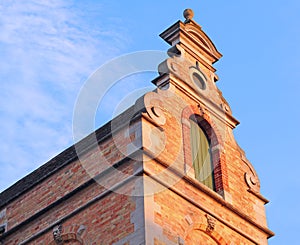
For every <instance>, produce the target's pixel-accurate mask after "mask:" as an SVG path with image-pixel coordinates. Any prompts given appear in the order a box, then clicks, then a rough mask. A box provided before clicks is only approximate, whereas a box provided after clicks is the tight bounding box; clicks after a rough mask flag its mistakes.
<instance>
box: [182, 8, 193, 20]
mask: <svg viewBox="0 0 300 245" xmlns="http://www.w3.org/2000/svg"><path fill="white" fill-rule="evenodd" d="M183 17H184V18H185V23H188V22H190V20H191V19H193V17H194V11H193V10H192V9H185V10H184V11H183Z"/></svg>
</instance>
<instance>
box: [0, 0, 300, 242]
mask: <svg viewBox="0 0 300 245" xmlns="http://www.w3.org/2000/svg"><path fill="white" fill-rule="evenodd" d="M187 7H189V8H192V9H194V12H195V18H194V19H195V20H196V21H197V22H198V23H199V24H200V25H201V26H202V27H203V30H204V31H205V32H206V33H207V34H208V35H209V36H210V38H211V39H212V40H213V42H214V43H215V45H216V46H217V48H218V50H219V51H220V52H221V53H222V54H223V58H222V59H221V60H220V61H219V62H218V63H216V64H215V67H216V68H217V69H218V71H217V73H218V75H219V77H220V80H219V82H218V86H219V88H220V89H221V90H222V91H223V95H224V96H225V98H226V99H227V100H228V102H229V103H230V105H231V107H232V110H233V113H234V115H235V117H236V118H237V119H238V120H239V121H240V122H241V124H240V125H239V126H238V127H237V129H235V136H236V139H237V141H238V143H239V144H240V146H241V147H242V148H243V149H244V150H245V151H246V153H247V157H248V159H249V160H250V161H251V162H252V164H253V165H254V167H255V168H256V170H257V172H258V174H259V177H260V180H261V186H262V187H261V192H262V194H264V195H265V196H266V197H267V198H269V199H270V200H271V203H270V204H268V205H267V206H266V210H267V215H268V223H269V226H270V228H271V229H272V230H273V231H274V232H275V233H276V236H275V237H274V238H272V239H270V241H269V244H273V245H275V244H297V240H296V239H297V236H296V235H295V234H297V232H298V231H299V223H300V222H299V204H300V198H299V195H298V193H297V190H299V189H300V178H299V172H300V164H299V157H298V154H297V152H298V150H299V149H298V139H299V138H300V134H299V130H298V126H299V124H300V113H299V105H300V102H299V90H300V85H299V81H300V61H299V57H300V48H299V44H300V28H299V24H300V23H299V22H300V15H299V13H300V3H299V1H296V0H290V1H289V0H287V1H279V0H274V1H258V0H253V1H226V2H225V1H206V2H204V1H180V2H179V1H178V3H177V2H174V1H170V0H165V1H115V0H110V1H106V0H103V1H92V0H85V1H75V0H74V1H71V0H56V1H55V0H49V1H46V0H44V1H41V0H39V1H37V0H27V1H17V0H15V1H12V0H5V1H4V0H2V1H1V0H0V29H1V32H0V54H1V56H0V121H1V127H0V155H1V158H0V173H1V177H0V191H1V190H4V189H5V188H7V187H8V186H10V185H11V184H13V183H14V182H15V181H17V180H18V179H20V178H21V177H23V176H25V175H26V174H27V173H29V172H31V171H32V170H34V169H35V168H37V167H38V166H40V165H41V164H43V163H45V162H46V161H47V160H49V159H50V158H52V157H53V156H55V155H56V154H58V153H59V152H61V151H62V150H63V149H65V148H67V147H68V146H69V145H71V144H72V143H73V140H72V116H73V109H74V104H75V102H76V98H77V96H78V94H79V91H80V88H81V86H83V84H84V82H85V80H86V79H87V78H88V77H89V76H90V75H91V74H92V73H93V72H94V71H95V70H96V69H97V68H98V67H99V66H101V65H102V64H103V63H105V62H107V61H109V60H111V59H112V58H114V57H117V56H119V55H122V54H125V53H130V52H134V51H140V50H161V51H166V50H167V48H168V47H169V46H168V44H166V43H165V42H164V41H163V40H162V39H160V38H159V36H158V34H160V33H161V32H162V31H163V30H165V29H166V28H167V27H169V26H170V25H171V24H173V23H174V22H176V21H177V20H178V19H181V20H182V19H183V17H182V11H183V10H184V9H185V8H187ZM154 76H155V74H153V73H151V74H147V75H146V76H142V77H140V76H135V77H134V78H132V79H131V80H130V79H129V81H131V82H132V85H131V86H122V84H121V85H120V86H119V87H118V88H117V89H115V92H114V91H112V96H111V97H108V99H107V100H106V101H105V100H104V101H103V105H102V106H101V108H100V109H99V111H98V114H97V115H98V117H97V119H96V127H98V126H100V125H101V124H102V123H104V122H105V121H107V120H109V119H110V116H111V115H110V112H109V111H108V110H107V108H109V106H108V105H109V103H110V102H109V101H110V99H111V98H115V101H114V103H117V101H118V100H119V99H122V97H120V94H121V93H120V92H122V94H126V93H130V90H132V89H134V88H138V87H144V86H147V85H148V84H150V82H149V81H150V79H151V78H152V77H154ZM145 78H147V79H145ZM139 80H143V81H141V82H139ZM148 80H149V81H148ZM126 84H128V82H127V83H126ZM116 91H118V92H119V93H116ZM118 96H119V97H118ZM110 106H111V105H110Z"/></svg>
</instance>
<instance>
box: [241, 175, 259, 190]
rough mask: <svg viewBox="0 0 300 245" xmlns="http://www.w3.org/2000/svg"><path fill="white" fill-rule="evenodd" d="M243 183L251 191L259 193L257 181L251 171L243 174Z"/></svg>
mask: <svg viewBox="0 0 300 245" xmlns="http://www.w3.org/2000/svg"><path fill="white" fill-rule="evenodd" d="M245 181H246V184H247V186H248V187H249V189H250V190H251V191H254V192H256V193H258V192H259V187H260V186H259V180H258V178H257V176H256V175H255V174H253V173H252V172H251V171H249V172H246V173H245Z"/></svg>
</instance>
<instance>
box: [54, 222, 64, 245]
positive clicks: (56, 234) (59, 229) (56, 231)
mask: <svg viewBox="0 0 300 245" xmlns="http://www.w3.org/2000/svg"><path fill="white" fill-rule="evenodd" d="M52 234H53V240H54V241H55V243H56V244H63V242H64V241H63V239H62V236H61V235H62V225H57V226H55V227H54V228H53V231H52Z"/></svg>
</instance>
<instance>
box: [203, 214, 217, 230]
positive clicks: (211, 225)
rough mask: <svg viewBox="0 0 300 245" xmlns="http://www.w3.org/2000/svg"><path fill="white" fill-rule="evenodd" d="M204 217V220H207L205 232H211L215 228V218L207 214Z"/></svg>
mask: <svg viewBox="0 0 300 245" xmlns="http://www.w3.org/2000/svg"><path fill="white" fill-rule="evenodd" d="M205 217H206V220H207V227H206V232H207V233H211V232H213V231H214V229H215V226H216V220H215V219H214V218H213V217H211V216H209V215H208V214H206V215H205Z"/></svg>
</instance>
